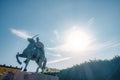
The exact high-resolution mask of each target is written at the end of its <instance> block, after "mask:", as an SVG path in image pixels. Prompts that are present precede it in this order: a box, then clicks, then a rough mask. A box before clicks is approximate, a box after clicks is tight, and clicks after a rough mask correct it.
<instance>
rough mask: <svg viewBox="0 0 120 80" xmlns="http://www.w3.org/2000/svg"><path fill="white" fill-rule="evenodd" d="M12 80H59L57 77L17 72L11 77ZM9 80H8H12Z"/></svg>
mask: <svg viewBox="0 0 120 80" xmlns="http://www.w3.org/2000/svg"><path fill="white" fill-rule="evenodd" d="M13 76H14V77H13V78H12V79H13V80H59V79H58V77H57V76H51V75H45V74H41V73H33V72H18V73H15V74H14V75H13ZM12 79H9V80H12ZM3 80H4V79H3Z"/></svg>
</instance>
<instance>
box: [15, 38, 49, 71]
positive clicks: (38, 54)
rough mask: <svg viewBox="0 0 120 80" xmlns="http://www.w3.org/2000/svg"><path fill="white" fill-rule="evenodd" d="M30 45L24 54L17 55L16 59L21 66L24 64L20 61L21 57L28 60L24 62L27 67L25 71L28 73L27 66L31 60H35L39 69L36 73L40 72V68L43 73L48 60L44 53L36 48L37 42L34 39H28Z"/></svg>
mask: <svg viewBox="0 0 120 80" xmlns="http://www.w3.org/2000/svg"><path fill="white" fill-rule="evenodd" d="M28 41H29V45H28V46H27V48H26V49H24V51H23V53H22V54H19V52H18V53H17V54H16V59H17V62H18V63H19V64H22V63H21V62H20V60H19V57H22V58H26V60H25V61H24V63H25V67H24V70H23V71H27V66H28V63H29V61H30V60H33V61H35V62H36V63H37V65H38V67H37V69H36V72H38V71H39V68H41V70H42V72H44V69H45V67H46V63H47V59H46V57H45V55H43V52H42V51H40V50H39V51H38V50H37V48H36V45H35V44H36V42H35V41H34V39H33V38H28Z"/></svg>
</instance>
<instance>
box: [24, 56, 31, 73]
mask: <svg viewBox="0 0 120 80" xmlns="http://www.w3.org/2000/svg"><path fill="white" fill-rule="evenodd" d="M29 61H30V59H29V58H27V59H26V63H25V68H24V70H23V71H27V66H28V63H29Z"/></svg>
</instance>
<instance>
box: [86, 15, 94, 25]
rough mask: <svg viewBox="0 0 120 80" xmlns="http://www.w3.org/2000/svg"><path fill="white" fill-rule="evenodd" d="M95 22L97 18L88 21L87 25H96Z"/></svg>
mask: <svg viewBox="0 0 120 80" xmlns="http://www.w3.org/2000/svg"><path fill="white" fill-rule="evenodd" d="M94 21H95V18H94V17H92V18H90V19H89V20H88V23H87V25H88V26H91V25H92V24H93V23H94Z"/></svg>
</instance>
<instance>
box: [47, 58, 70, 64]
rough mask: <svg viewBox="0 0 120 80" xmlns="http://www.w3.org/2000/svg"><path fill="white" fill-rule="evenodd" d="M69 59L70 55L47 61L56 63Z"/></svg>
mask: <svg viewBox="0 0 120 80" xmlns="http://www.w3.org/2000/svg"><path fill="white" fill-rule="evenodd" d="M69 59H71V57H65V58H61V59H56V60H53V61H49V62H48V64H53V63H58V62H62V61H66V60H69Z"/></svg>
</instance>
